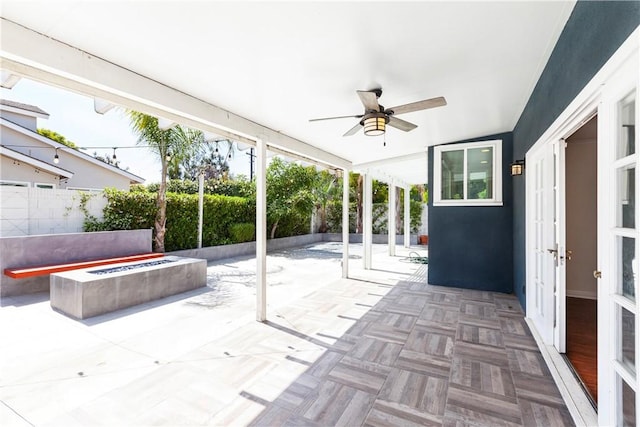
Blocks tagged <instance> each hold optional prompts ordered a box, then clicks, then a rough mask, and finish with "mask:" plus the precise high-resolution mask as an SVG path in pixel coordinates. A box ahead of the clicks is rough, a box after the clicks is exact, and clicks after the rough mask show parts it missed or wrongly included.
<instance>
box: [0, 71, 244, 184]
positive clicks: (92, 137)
mask: <svg viewBox="0 0 640 427" xmlns="http://www.w3.org/2000/svg"><path fill="white" fill-rule="evenodd" d="M0 97H2V98H4V99H9V100H12V101H16V102H22V103H24V104H31V105H36V106H38V107H40V108H41V109H43V110H44V111H46V112H47V113H49V118H48V119H38V127H39V128H46V129H50V130H53V131H56V132H58V133H60V134H62V135H64V136H65V137H66V138H67V139H68V140H70V141H73V142H74V143H75V144H76V145H78V146H79V147H89V149H88V150H86V152H87V153H88V154H91V155H93V153H94V151H96V152H98V154H101V155H108V156H111V155H113V149H111V148H109V149H97V148H96V149H92V148H90V147H130V148H119V149H118V150H116V155H117V158H118V160H119V161H120V167H122V168H125V169H126V168H127V167H128V168H129V169H128V170H129V172H131V173H133V174H135V175H138V176H140V177H142V178H144V179H145V180H146V183H147V184H149V183H152V182H159V181H160V162H159V161H158V160H157V159H156V157H155V154H153V153H152V152H151V151H150V150H149V149H148V148H145V147H136V136H135V135H134V134H133V133H132V132H131V130H130V128H129V120H128V119H127V118H126V117H125V115H124V113H123V112H122V111H121V110H116V109H112V110H111V111H109V112H108V113H106V114H104V115H101V114H97V113H96V112H95V111H94V110H93V98H90V97H87V96H84V95H79V94H76V93H73V92H69V91H67V90H63V89H58V88H56V87H53V86H48V85H45V84H41V83H38V82H34V81H31V80H26V79H22V80H20V81H19V82H18V84H17V85H15V86H14V87H13V89H0ZM230 168H231V173H232V174H234V175H239V174H242V175H246V176H249V157H248V156H247V155H246V154H245V152H244V151H236V153H235V157H234V158H233V159H232V160H231V162H230Z"/></svg>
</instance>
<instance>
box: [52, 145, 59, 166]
mask: <svg viewBox="0 0 640 427" xmlns="http://www.w3.org/2000/svg"><path fill="white" fill-rule="evenodd" d="M53 163H55V164H56V165H57V164H58V163H60V156H58V149H57V148H56V154H55V156H53Z"/></svg>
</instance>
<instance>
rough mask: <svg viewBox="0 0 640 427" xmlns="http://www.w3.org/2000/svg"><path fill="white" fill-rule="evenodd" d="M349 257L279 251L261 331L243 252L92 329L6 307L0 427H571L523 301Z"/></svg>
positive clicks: (395, 263) (273, 258) (34, 307)
mask: <svg viewBox="0 0 640 427" xmlns="http://www.w3.org/2000/svg"><path fill="white" fill-rule="evenodd" d="M339 249H340V246H339V245H335V244H323V245H318V246H315V247H311V248H309V247H308V248H303V249H300V250H295V251H287V252H285V253H278V254H272V255H270V256H269V259H268V261H267V262H268V271H269V272H270V276H269V277H270V279H269V285H270V286H269V297H268V298H269V309H268V310H269V321H268V322H266V323H258V322H255V321H254V320H253V319H254V318H255V313H254V305H253V304H254V298H255V297H254V296H253V294H252V289H251V286H252V283H253V282H252V280H254V279H252V277H253V276H252V275H251V269H252V267H253V265H254V261H252V260H247V259H235V260H225V261H224V262H219V263H215V264H211V265H210V267H209V277H210V279H211V282H210V286H212V287H213V286H215V287H216V289H215V290H209V291H207V292H194V293H190V294H188V297H186V298H185V296H184V295H183V296H182V297H181V298H173V299H168V300H164V301H161V302H157V303H154V304H148V305H145V306H144V307H139V308H136V309H129V310H124V311H122V312H118V313H114V314H111V315H106V316H100V317H96V318H93V319H89V320H87V321H84V322H77V321H74V320H71V319H68V318H66V317H64V316H62V315H60V314H58V313H56V312H53V311H51V309H50V308H49V305H48V300H47V299H46V297H42V296H35V297H22V298H16V299H13V300H11V301H3V305H4V306H3V307H2V308H0V325H2V326H1V329H0V342H1V343H2V355H0V425H3V426H6V425H64V426H74V425H118V426H121V425H247V424H255V425H269V426H272V425H348V426H356V425H446V426H454V425H456V426H457V425H460V426H462V425H483V426H484V425H522V424H524V425H540V426H550V425H572V424H573V423H572V421H571V418H570V416H569V413H568V411H567V409H566V408H565V406H564V404H563V402H562V399H561V397H560V395H559V393H558V391H557V389H556V387H555V384H554V383H553V380H552V379H551V376H550V374H549V373H548V370H547V369H546V366H545V365H544V361H543V360H542V357H541V355H540V353H539V352H538V350H537V348H536V345H535V342H534V341H533V339H532V337H531V335H530V333H529V331H528V329H527V326H526V324H525V322H524V320H523V318H522V316H523V315H522V312H521V310H520V307H519V304H518V302H517V300H516V299H515V298H514V297H512V296H509V295H503V294H494V293H487V292H477V291H469V290H459V289H452V288H442V287H434V286H428V285H426V284H425V280H424V277H425V274H426V266H424V265H417V264H412V263H407V262H401V260H402V257H403V256H406V255H407V254H408V252H407V250H405V249H401V248H398V249H399V250H398V252H399V256H398V257H388V256H387V255H386V254H385V251H386V247H384V246H380V247H376V250H375V255H374V267H375V270H369V271H364V270H362V269H361V268H360V267H361V260H359V259H354V260H352V261H351V265H352V271H353V276H355V277H358V278H359V280H352V279H349V280H344V279H340V278H339V275H340V264H339V262H340V258H339V255H338V252H339ZM357 251H358V247H357V246H356V247H355V249H354V251H353V253H354V255H355V258H358V256H357V253H358V252H357ZM405 261H406V260H405Z"/></svg>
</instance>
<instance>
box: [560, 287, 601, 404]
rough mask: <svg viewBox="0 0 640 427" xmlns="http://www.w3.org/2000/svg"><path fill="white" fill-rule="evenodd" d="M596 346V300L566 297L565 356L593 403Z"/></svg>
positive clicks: (596, 370)
mask: <svg viewBox="0 0 640 427" xmlns="http://www.w3.org/2000/svg"><path fill="white" fill-rule="evenodd" d="M597 349H598V310H597V300H592V299H584V298H567V358H568V359H569V361H570V362H571V365H572V367H573V369H574V371H575V372H576V373H577V374H578V376H579V377H580V379H581V380H582V382H583V384H584V386H585V388H586V389H587V391H588V392H589V394H590V395H591V398H592V399H593V403H594V405H595V404H596V403H597V402H598V354H597Z"/></svg>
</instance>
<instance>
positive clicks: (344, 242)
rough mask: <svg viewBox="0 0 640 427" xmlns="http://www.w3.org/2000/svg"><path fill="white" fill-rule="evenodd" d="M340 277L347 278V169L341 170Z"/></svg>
mask: <svg viewBox="0 0 640 427" xmlns="http://www.w3.org/2000/svg"><path fill="white" fill-rule="evenodd" d="M342 277H343V278H345V279H347V278H348V277H349V169H343V170H342Z"/></svg>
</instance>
